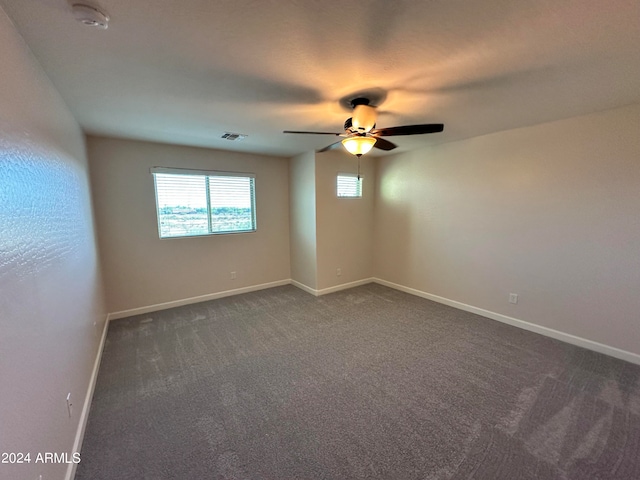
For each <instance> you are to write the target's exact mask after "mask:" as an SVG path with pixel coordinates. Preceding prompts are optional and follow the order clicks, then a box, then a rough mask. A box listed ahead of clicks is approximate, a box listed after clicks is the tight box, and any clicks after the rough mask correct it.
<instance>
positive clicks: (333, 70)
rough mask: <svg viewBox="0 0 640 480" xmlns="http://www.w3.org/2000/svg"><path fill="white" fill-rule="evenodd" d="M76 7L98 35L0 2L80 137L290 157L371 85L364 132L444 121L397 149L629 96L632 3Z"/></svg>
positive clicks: (59, 8) (189, 2) (636, 9)
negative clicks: (375, 99)
mask: <svg viewBox="0 0 640 480" xmlns="http://www.w3.org/2000/svg"><path fill="white" fill-rule="evenodd" d="M77 1H80V0H77ZM85 1H86V3H92V4H94V5H98V6H100V7H101V8H102V9H103V10H105V11H106V12H107V13H108V14H109V15H110V16H111V22H110V24H109V28H108V29H107V30H97V29H93V28H89V27H86V26H83V25H81V24H80V23H78V22H76V21H75V20H74V18H73V16H72V14H71V9H70V5H69V3H68V2H67V1H66V0H0V5H2V7H3V8H4V10H5V11H6V12H7V14H8V15H9V16H10V17H11V18H12V19H13V21H14V23H15V24H16V26H17V29H18V30H19V32H20V33H21V34H22V36H23V37H24V39H25V40H26V42H27V44H28V45H29V47H30V48H31V50H32V51H33V53H34V54H35V56H36V57H37V59H38V60H39V62H40V63H41V64H42V66H43V68H44V70H45V71H46V73H47V74H48V75H49V77H50V78H51V80H52V81H53V83H54V85H55V86H56V87H57V89H58V90H59V91H60V93H61V94H62V96H63V97H64V99H65V101H66V102H67V104H68V105H69V107H70V108H71V110H72V112H73V113H74V115H75V116H76V118H77V119H78V121H79V122H80V124H81V125H82V127H83V128H84V130H85V131H87V132H89V133H95V134H103V135H110V136H119V137H127V138H137V139H147V140H153V141H161V142H169V143H177V144H186V145H195V146H205V147H213V148H222V149H228V150H242V151H250V152H261V153H267V154H274V155H293V154H297V153H300V152H303V151H308V150H312V149H317V148H321V147H323V146H325V145H328V144H329V143H332V142H333V141H334V140H335V139H334V138H333V137H328V136H327V137H323V136H312V135H284V134H282V130H285V129H288V130H324V131H336V132H339V131H341V130H342V124H343V123H344V121H345V119H346V118H347V117H349V116H350V115H349V112H348V111H346V110H345V109H343V108H342V107H341V106H340V104H339V100H340V99H341V98H342V97H344V96H346V95H349V94H353V93H357V92H358V91H361V90H366V89H371V88H380V89H383V90H384V91H385V92H386V100H385V102H384V103H383V104H382V105H381V106H380V108H379V110H380V111H381V114H380V116H379V118H378V127H390V126H396V125H404V124H414V123H444V124H445V131H444V133H440V134H433V135H424V136H414V137H394V138H393V139H392V140H393V141H394V142H395V143H397V144H398V145H399V146H400V148H399V149H398V150H395V152H398V151H403V150H407V149H411V148H415V147H417V146H419V145H427V144H429V143H440V142H445V141H452V140H457V139H462V138H468V137H473V136H477V135H482V134H486V133H490V132H495V131H499V130H505V129H510V128H516V127H521V126H526V125H532V124H536V123H540V122H545V121H549V120H554V119H559V118H566V117H570V116H574V115H579V114H583V113H588V112H593V111H598V110H603V109H607V108H612V107H617V106H621V105H625V104H629V103H633V102H640V0H609V1H603V0H561V1H558V0H527V1H524V0H491V1H488V0H487V1H480V0H458V1H456V0H430V1H419V0H412V1H399V0H395V1H389V0H360V1H356V2H347V1H344V0H342V1H317V0H315V1H312V0H233V1H231V0H217V1H216V0H135V1H132V0H99V1H98V2H93V1H92V0H85ZM227 131H228V132H237V133H245V134H248V135H249V137H248V138H246V139H245V140H243V141H241V142H230V141H228V140H223V139H220V138H219V137H220V136H221V135H222V134H223V133H224V132H227Z"/></svg>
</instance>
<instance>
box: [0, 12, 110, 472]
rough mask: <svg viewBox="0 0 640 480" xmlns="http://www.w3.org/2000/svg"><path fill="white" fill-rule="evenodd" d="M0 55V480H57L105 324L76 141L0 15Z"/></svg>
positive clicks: (62, 110) (67, 117) (76, 132)
mask: <svg viewBox="0 0 640 480" xmlns="http://www.w3.org/2000/svg"><path fill="white" fill-rule="evenodd" d="M0 57H1V58H2V69H1V70H0V85H2V87H1V88H0V206H1V207H0V225H1V228H0V406H1V408H0V452H24V453H27V452H29V453H31V455H32V463H31V464H28V465H26V464H23V465H7V464H0V478H7V479H8V478H16V479H17V478H25V479H35V478H38V475H40V474H42V476H43V478H46V479H53V478H62V477H63V475H64V472H65V470H66V468H67V467H66V465H60V464H53V465H52V464H47V465H44V464H35V463H34V462H33V461H34V460H35V456H36V455H37V453H38V452H67V453H71V452H72V447H73V441H74V437H75V433H76V430H77V427H78V423H79V416H80V413H81V410H82V405H83V402H84V398H85V395H86V393H87V389H88V386H89V379H90V374H91V368H92V366H93V362H94V360H95V356H96V354H97V348H98V344H99V339H100V338H99V337H100V336H99V333H100V332H101V331H102V327H103V325H104V323H103V322H104V319H105V314H104V308H103V305H102V299H101V289H100V283H99V272H98V267H97V255H96V249H95V241H94V232H93V220H92V213H91V201H90V194H89V185H88V176H87V165H86V159H85V154H84V140H83V135H82V132H81V131H80V129H79V127H78V125H77V123H76V122H75V120H74V119H73V117H72V116H71V114H70V113H69V111H68V109H67V108H66V106H65V105H64V103H63V102H62V101H61V99H60V97H59V95H58V93H57V92H56V91H55V90H54V89H53V87H52V86H51V84H50V83H49V81H48V79H47V78H46V76H45V75H44V74H43V73H42V71H41V70H40V68H39V67H38V65H37V64H36V62H35V61H34V60H33V58H32V57H31V54H30V53H29V51H28V49H27V48H26V46H25V45H24V43H23V42H22V39H21V38H20V37H19V36H18V34H17V32H16V31H15V30H14V28H13V26H12V25H11V23H10V21H9V20H8V18H7V17H6V16H5V14H4V12H3V11H2V10H1V9H0ZM94 322H95V325H94ZM69 392H71V396H72V397H71V399H72V403H73V405H74V407H73V411H72V412H73V413H72V417H71V418H69V417H68V413H67V407H66V396H67V393H69Z"/></svg>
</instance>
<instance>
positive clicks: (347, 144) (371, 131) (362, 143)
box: [282, 97, 444, 157]
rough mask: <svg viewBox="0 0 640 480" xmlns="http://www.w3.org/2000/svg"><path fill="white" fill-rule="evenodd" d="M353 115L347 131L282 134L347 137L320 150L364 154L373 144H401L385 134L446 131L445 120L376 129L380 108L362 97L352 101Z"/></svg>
mask: <svg viewBox="0 0 640 480" xmlns="http://www.w3.org/2000/svg"><path fill="white" fill-rule="evenodd" d="M350 103H351V107H352V108H353V116H352V117H351V118H348V119H347V121H346V122H345V123H344V130H345V132H344V133H335V132H304V131H297V130H285V131H284V132H282V133H297V134H310V135H335V136H338V137H345V139H344V140H341V141H339V142H335V143H332V144H331V145H328V146H326V147H324V148H323V149H321V150H318V152H326V151H328V150H333V149H334V148H339V147H340V146H341V145H342V146H344V148H346V149H347V151H348V152H349V153H351V154H352V155H355V156H357V157H360V156H362V155H364V154H365V153H368V152H369V151H370V150H371V149H372V148H373V147H375V148H379V149H380V150H386V151H388V150H393V149H394V148H396V147H397V145H395V144H394V143H391V142H390V141H388V140H385V139H384V138H381V137H394V136H399V135H423V134H425V133H438V132H442V131H443V130H444V125H443V124H442V123H424V124H421V125H403V126H400V127H388V128H375V126H376V117H377V111H376V107H374V106H373V105H370V104H369V103H370V100H369V99H368V98H364V97H358V98H355V99H353V100H351V102H350Z"/></svg>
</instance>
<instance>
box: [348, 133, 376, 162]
mask: <svg viewBox="0 0 640 480" xmlns="http://www.w3.org/2000/svg"><path fill="white" fill-rule="evenodd" d="M375 144H376V139H375V138H374V137H348V138H345V139H344V140H342V145H343V146H344V148H345V149H346V150H347V152H349V153H350V154H351V155H355V156H356V157H359V156H360V155H364V154H366V153H369V152H370V151H371V149H372V148H373V146H374V145H375Z"/></svg>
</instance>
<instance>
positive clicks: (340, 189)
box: [336, 173, 362, 198]
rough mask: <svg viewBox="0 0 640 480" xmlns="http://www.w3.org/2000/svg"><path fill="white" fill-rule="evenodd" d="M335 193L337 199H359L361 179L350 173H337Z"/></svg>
mask: <svg viewBox="0 0 640 480" xmlns="http://www.w3.org/2000/svg"><path fill="white" fill-rule="evenodd" d="M336 191H337V193H338V196H339V197H351V198H357V197H361V196H362V177H360V178H358V177H357V176H356V175H353V174H351V173H339V174H338V180H337V183H336Z"/></svg>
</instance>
